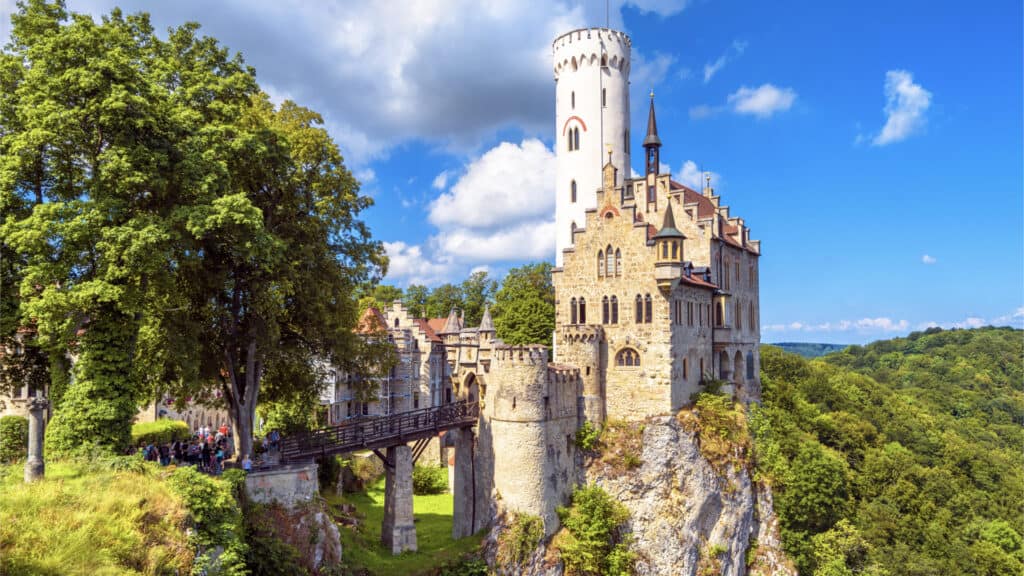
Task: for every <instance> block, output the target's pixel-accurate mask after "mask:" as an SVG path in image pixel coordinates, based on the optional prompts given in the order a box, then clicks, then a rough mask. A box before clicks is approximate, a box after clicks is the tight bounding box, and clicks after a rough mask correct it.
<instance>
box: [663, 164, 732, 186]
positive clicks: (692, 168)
mask: <svg viewBox="0 0 1024 576" xmlns="http://www.w3.org/2000/svg"><path fill="white" fill-rule="evenodd" d="M705 174H709V175H711V182H712V186H715V185H717V183H718V182H719V181H720V180H721V178H722V177H721V176H720V175H719V174H718V173H717V172H712V171H710V170H706V171H703V172H702V171H701V170H700V167H699V166H697V163H696V162H694V161H693V160H687V161H686V162H683V167H682V168H680V169H679V171H678V172H676V173H675V174H673V175H672V176H673V178H674V179H675V180H676V181H677V182H679V183H680V184H683V185H685V186H689V187H690V188H693V189H694V190H697V191H698V192H699V191H701V190H703V189H704V175H705Z"/></svg>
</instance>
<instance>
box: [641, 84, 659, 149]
mask: <svg viewBox="0 0 1024 576" xmlns="http://www.w3.org/2000/svg"><path fill="white" fill-rule="evenodd" d="M648 146H661V138H658V121H657V120H656V119H655V118H654V90H653V89H652V90H651V110H650V112H648V113H647V137H646V138H644V148H647V147H648Z"/></svg>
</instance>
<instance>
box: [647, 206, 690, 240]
mask: <svg viewBox="0 0 1024 576" xmlns="http://www.w3.org/2000/svg"><path fill="white" fill-rule="evenodd" d="M661 238H683V239H685V238H686V236H683V233H682V232H680V231H679V229H678V228H676V217H675V216H674V215H673V214H672V204H669V205H668V208H666V209H665V221H664V222H663V223H662V225H661V230H658V233H657V234H655V235H654V239H655V240H658V239H661Z"/></svg>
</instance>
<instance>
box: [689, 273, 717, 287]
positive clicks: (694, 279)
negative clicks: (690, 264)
mask: <svg viewBox="0 0 1024 576" xmlns="http://www.w3.org/2000/svg"><path fill="white" fill-rule="evenodd" d="M682 281H683V282H684V283H686V284H691V285H693V286H699V287H701V288H718V285H717V284H712V283H711V282H705V281H704V278H702V277H701V276H700V275H699V274H694V275H692V276H690V277H687V276H686V275H685V274H684V275H683V276H682Z"/></svg>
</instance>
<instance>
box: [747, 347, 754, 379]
mask: <svg viewBox="0 0 1024 576" xmlns="http://www.w3.org/2000/svg"><path fill="white" fill-rule="evenodd" d="M753 379H754V353H753V352H747V380H753Z"/></svg>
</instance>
